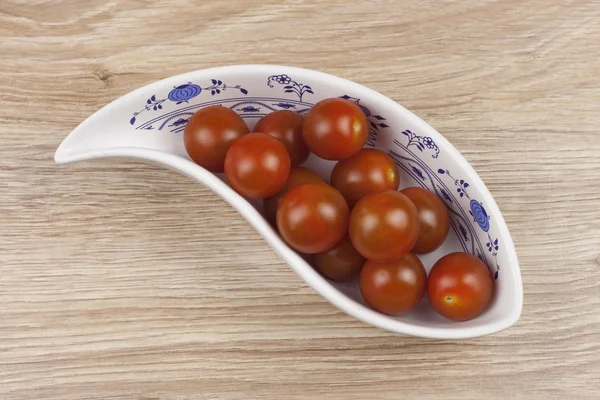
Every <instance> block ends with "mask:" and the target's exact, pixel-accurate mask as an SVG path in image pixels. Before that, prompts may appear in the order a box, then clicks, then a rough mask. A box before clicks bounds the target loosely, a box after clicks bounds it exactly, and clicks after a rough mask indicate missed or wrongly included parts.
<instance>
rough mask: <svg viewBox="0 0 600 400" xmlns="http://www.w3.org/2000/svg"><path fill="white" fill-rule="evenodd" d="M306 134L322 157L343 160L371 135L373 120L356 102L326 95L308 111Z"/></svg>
mask: <svg viewBox="0 0 600 400" xmlns="http://www.w3.org/2000/svg"><path fill="white" fill-rule="evenodd" d="M303 136H304V142H305V143H306V145H307V146H308V148H309V149H310V150H311V151H312V152H313V153H315V154H316V155H318V156H319V157H321V158H324V159H326V160H343V159H346V158H349V157H352V156H353V155H354V154H356V153H358V152H359V151H360V149H362V148H363V146H364V145H365V143H366V142H367V138H368V136H369V122H368V121H367V116H366V115H365V113H364V112H363V111H362V110H361V109H360V107H359V106H357V105H356V104H355V103H353V102H351V101H348V100H344V99H340V98H332V99H325V100H321V101H319V102H318V103H317V104H315V105H314V106H313V107H312V108H311V109H310V110H309V111H308V113H307V114H306V118H305V119H304V126H303Z"/></svg>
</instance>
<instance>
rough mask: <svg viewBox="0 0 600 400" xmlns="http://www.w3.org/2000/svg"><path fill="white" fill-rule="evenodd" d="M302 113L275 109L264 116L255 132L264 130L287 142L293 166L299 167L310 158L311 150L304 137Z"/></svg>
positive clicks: (286, 145)
mask: <svg viewBox="0 0 600 400" xmlns="http://www.w3.org/2000/svg"><path fill="white" fill-rule="evenodd" d="M303 122H304V118H303V117H302V115H300V114H298V113H295V112H293V111H289V110H281V111H275V112H272V113H270V114H267V115H265V116H264V117H262V118H261V119H260V120H259V121H258V123H257V124H256V127H254V132H263V133H266V134H267V135H271V136H273V137H274V138H275V139H277V140H280V141H281V142H283V144H285V147H286V148H287V150H288V153H290V159H291V160H292V167H297V166H298V165H300V164H302V163H303V162H304V161H306V159H307V158H308V154H309V153H310V150H308V147H306V144H304V138H303V137H302V123H303Z"/></svg>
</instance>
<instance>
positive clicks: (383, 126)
mask: <svg viewBox="0 0 600 400" xmlns="http://www.w3.org/2000/svg"><path fill="white" fill-rule="evenodd" d="M379 126H380V127H382V128H389V127H390V126H389V125H386V124H379Z"/></svg>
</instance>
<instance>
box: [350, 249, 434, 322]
mask: <svg viewBox="0 0 600 400" xmlns="http://www.w3.org/2000/svg"><path fill="white" fill-rule="evenodd" d="M426 289H427V273H426V272H425V267H423V264H422V263H421V261H420V260H419V258H418V257H417V256H415V255H414V254H413V253H406V254H405V255H403V256H402V257H400V258H399V259H397V260H394V261H388V262H375V261H367V262H366V263H365V265H364V267H363V270H362V272H361V273H360V292H361V294H362V296H363V299H365V302H366V303H367V304H368V305H369V306H370V307H371V308H372V309H374V310H376V311H379V312H380V313H383V314H388V315H398V314H402V313H405V312H408V311H410V310H412V309H413V308H415V307H416V306H417V305H418V304H419V302H420V301H421V299H422V298H423V296H424V295H425V291H426Z"/></svg>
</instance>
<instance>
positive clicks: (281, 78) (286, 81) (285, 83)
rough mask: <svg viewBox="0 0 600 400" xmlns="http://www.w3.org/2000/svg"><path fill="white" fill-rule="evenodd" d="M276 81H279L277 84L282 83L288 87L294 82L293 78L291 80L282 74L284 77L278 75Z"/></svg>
mask: <svg viewBox="0 0 600 400" xmlns="http://www.w3.org/2000/svg"><path fill="white" fill-rule="evenodd" d="M275 80H276V81H277V83H281V84H282V85H287V84H288V83H290V82H291V81H292V78H290V77H289V76H287V75H286V74H282V75H276V77H275Z"/></svg>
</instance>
